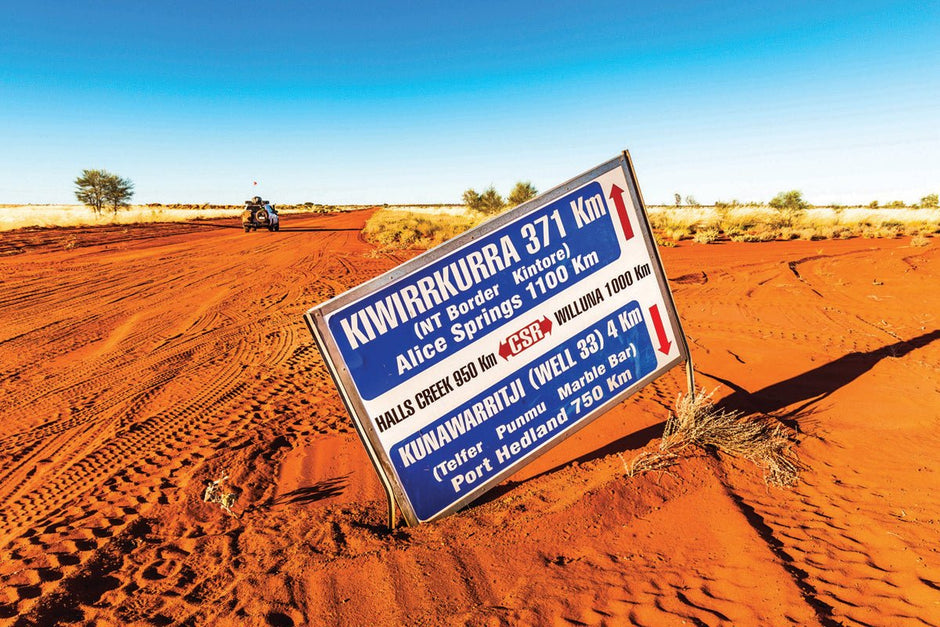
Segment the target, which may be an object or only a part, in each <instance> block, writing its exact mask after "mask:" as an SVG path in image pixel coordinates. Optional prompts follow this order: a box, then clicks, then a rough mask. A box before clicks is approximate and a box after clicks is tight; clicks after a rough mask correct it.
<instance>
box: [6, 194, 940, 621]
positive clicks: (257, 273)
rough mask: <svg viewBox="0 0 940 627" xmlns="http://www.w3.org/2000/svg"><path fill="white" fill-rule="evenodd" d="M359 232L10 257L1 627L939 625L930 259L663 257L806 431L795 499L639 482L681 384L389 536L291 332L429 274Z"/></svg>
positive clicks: (694, 472)
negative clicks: (324, 307) (225, 498)
mask: <svg viewBox="0 0 940 627" xmlns="http://www.w3.org/2000/svg"><path fill="white" fill-rule="evenodd" d="M369 214H370V212H369V211H357V212H351V213H343V214H334V215H320V216H306V217H302V216H290V217H289V218H288V219H285V221H284V224H283V226H282V230H281V232H279V233H267V232H261V233H252V234H245V233H243V232H242V231H241V229H240V226H239V224H238V223H237V221H236V219H234V218H233V219H231V220H217V221H213V222H199V223H181V224H172V225H142V226H132V225H128V226H113V227H95V228H71V229H58V228H49V229H32V230H20V231H13V232H9V233H3V234H0V277H2V278H0V320H3V324H2V326H0V417H2V420H0V504H2V507H0V624H4V625H7V624H8V625H57V624H72V623H74V624H94V625H176V624H181V625H209V624H222V625H242V624H244V625H274V626H282V625H334V624H335V625H441V624H446V625H450V624H468V625H518V624H521V625H631V624H636V625H650V626H660V625H826V626H828V625H940V490H937V486H938V485H940V455H938V454H937V450H938V448H940V290H938V289H937V288H938V286H940V258H938V257H940V255H938V249H940V243H938V241H937V240H936V239H934V240H932V242H931V244H930V245H928V246H918V247H912V246H910V239H909V238H905V239H860V238H856V239H848V240H836V241H791V242H771V243H727V242H726V243H716V244H709V245H702V244H695V243H690V242H687V241H684V242H682V243H680V244H679V245H678V246H677V247H675V248H667V249H663V250H662V255H663V262H664V266H665V268H666V272H667V275H668V276H669V278H670V281H671V285H672V287H673V290H674V294H675V299H676V303H677V307H678V311H679V315H680V317H681V319H682V321H683V324H684V326H685V330H686V333H687V335H688V337H689V342H690V346H691V349H692V355H693V358H694V363H695V370H696V376H697V380H698V383H699V385H701V386H703V387H704V388H706V389H708V390H711V389H713V388H718V390H717V392H716V394H715V398H717V399H720V400H719V404H720V406H721V407H724V408H728V409H738V410H741V411H743V412H745V413H746V414H747V415H748V416H759V415H762V414H770V415H772V416H775V417H776V418H778V419H779V420H781V421H783V422H785V423H786V424H787V425H789V426H791V427H792V428H794V429H795V430H796V431H797V433H798V440H799V444H798V447H797V452H798V454H799V458H800V461H801V463H802V464H803V466H804V469H803V472H802V474H801V477H800V480H799V482H798V483H797V484H796V485H795V486H793V487H788V488H780V487H769V486H767V485H766V484H765V482H764V480H763V476H762V474H763V471H762V469H761V468H759V467H758V466H756V465H754V464H752V463H750V462H747V461H743V460H739V459H734V458H728V457H724V456H719V455H716V454H714V453H713V452H708V451H699V452H696V453H694V454H688V455H686V456H684V457H683V458H682V459H681V460H680V462H679V463H678V464H677V465H676V466H673V467H672V468H669V469H667V470H665V471H654V472H649V473H646V474H641V475H637V476H633V477H629V476H627V473H626V472H625V468H626V465H627V464H628V463H629V462H630V460H631V459H633V458H634V457H635V456H636V455H638V454H639V453H641V452H642V451H652V450H656V448H657V446H658V443H659V439H660V437H661V435H662V431H663V425H664V421H665V420H666V418H667V416H668V414H669V411H670V409H671V408H672V406H673V403H674V401H675V399H676V396H677V394H679V393H680V392H683V391H685V385H686V384H685V373H684V372H683V371H682V369H681V368H680V369H677V370H675V371H673V372H671V373H669V374H668V375H667V376H665V377H663V378H661V379H660V380H658V381H657V382H656V383H655V384H653V385H650V386H648V387H647V388H645V389H644V390H642V391H641V392H640V393H638V394H637V395H635V396H633V397H632V398H630V399H628V400H626V401H625V402H623V403H621V404H620V405H619V406H618V407H617V408H616V409H614V410H613V411H611V412H609V413H607V414H606V415H604V416H602V417H601V418H599V419H598V420H596V421H595V422H594V423H592V424H591V425H590V426H588V427H587V428H585V429H583V430H581V431H579V432H578V433H577V434H576V435H574V436H573V437H571V438H569V439H568V440H566V441H565V442H564V443H563V444H561V445H560V446H558V447H556V448H554V449H552V450H551V451H550V452H549V453H548V454H546V455H544V456H543V457H541V458H539V459H538V460H537V461H536V462H535V463H533V464H532V465H530V466H528V467H526V468H524V469H523V470H521V471H519V472H518V473H517V474H516V475H515V476H514V477H512V478H511V479H510V480H508V481H507V482H505V483H504V484H503V485H501V486H500V487H499V488H497V489H496V490H494V491H493V492H491V493H489V494H488V495H486V496H485V497H484V498H483V499H481V500H480V501H478V502H477V503H475V504H473V505H472V506H470V507H468V508H467V509H465V510H464V511H462V512H460V513H458V514H456V515H453V516H450V517H448V518H445V519H443V520H440V521H438V522H434V523H431V524H426V525H422V526H419V527H410V528H409V527H404V528H402V527H399V528H397V529H395V530H393V531H392V530H389V529H388V525H387V513H386V503H385V497H384V492H383V491H382V489H381V486H380V483H379V481H378V479H377V477H376V475H375V472H374V471H373V469H372V467H371V465H370V463H369V461H368V458H367V456H366V453H365V451H364V449H363V447H362V446H361V445H360V443H359V441H358V438H357V436H356V433H355V431H354V429H353V427H352V425H351V423H350V421H349V418H348V417H347V415H346V413H345V410H344V409H343V407H342V404H341V402H340V400H339V397H338V395H337V393H336V390H335V387H334V385H333V383H332V380H331V379H330V377H329V375H328V373H327V371H326V369H325V368H324V365H323V362H322V361H321V358H320V355H319V353H318V351H317V349H316V347H315V346H314V343H313V340H312V338H311V336H310V334H309V332H308V331H307V329H306V327H305V325H304V322H303V320H302V314H303V313H304V312H305V311H306V310H307V309H308V308H310V307H311V306H313V305H315V304H318V303H320V302H322V301H324V300H326V299H328V298H329V297H331V296H333V295H335V294H338V293H340V292H342V291H344V290H346V289H348V288H350V287H353V286H355V285H357V284H359V283H362V282H363V281H365V280H367V279H369V278H371V277H373V276H376V275H378V274H380V273H382V272H383V271H385V270H387V269H389V268H391V267H392V266H394V265H396V264H398V263H400V262H401V261H403V260H404V259H405V258H407V256H409V255H410V254H413V253H404V254H376V253H375V252H374V250H373V249H372V247H371V246H370V245H368V244H366V243H365V242H364V241H363V240H362V239H361V237H360V229H361V228H362V226H363V224H364V222H365V220H366V219H367V217H368V216H369ZM225 475H228V477H229V478H228V479H227V480H226V483H225V484H224V485H225V486H227V488H229V489H234V490H237V491H238V492H240V494H239V496H238V498H237V500H236V502H235V504H234V506H233V507H232V510H233V512H234V514H236V515H237V518H236V517H235V516H233V515H230V514H228V513H226V512H225V511H223V510H222V509H221V508H220V507H219V506H218V505H215V504H211V503H206V502H204V501H203V498H202V497H203V491H204V489H205V486H206V482H207V481H210V480H215V479H219V478H220V477H223V476H225Z"/></svg>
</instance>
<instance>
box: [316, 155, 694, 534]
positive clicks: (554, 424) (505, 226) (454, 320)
mask: <svg viewBox="0 0 940 627" xmlns="http://www.w3.org/2000/svg"><path fill="white" fill-rule="evenodd" d="M305 320H306V322H307V325H308V327H309V328H310V331H311V333H312V334H313V336H314V337H315V339H316V341H317V346H318V348H319V349H320V352H321V353H322V355H323V358H324V361H325V363H326V365H327V368H328V369H329V371H330V373H331V375H332V376H333V378H334V380H335V381H336V383H337V387H338V389H339V391H340V395H341V397H342V399H343V403H344V404H345V406H346V409H347V410H348V411H349V414H350V416H351V417H352V419H353V423H354V424H355V426H356V432H357V433H358V435H359V437H360V439H361V440H362V442H363V445H364V446H365V448H366V451H367V452H368V454H369V459H370V461H371V462H372V464H373V466H375V469H376V472H377V473H378V475H379V478H380V480H381V482H382V486H383V489H384V490H385V493H386V496H387V498H388V513H389V527H390V528H392V529H394V528H395V525H396V522H397V520H396V518H397V516H396V506H397V507H400V508H401V510H402V515H403V517H404V519H405V521H406V522H407V523H408V524H412V525H413V524H417V523H420V522H425V521H430V520H434V519H436V518H439V517H441V516H445V515H447V514H449V513H452V512H455V511H457V510H458V509H460V508H461V507H463V506H465V505H467V504H468V503H470V502H471V501H473V500H474V499H476V498H478V497H479V496H481V495H482V494H483V493H485V492H486V491H487V490H489V489H490V488H492V487H494V486H495V485H497V484H498V483H499V482H500V481H502V480H503V479H504V478H506V477H508V476H509V475H511V474H512V473H514V472H515V471H516V470H518V469H519V468H521V467H522V466H523V465H525V464H527V463H528V462H530V461H531V460H532V459H534V458H535V457H537V456H538V455H541V454H542V453H544V452H545V451H547V450H549V449H550V448H552V447H553V446H555V445H557V444H558V443H559V442H561V441H562V440H564V439H565V438H567V437H569V436H570V435H571V434H573V433H574V432H576V431H577V430H579V429H581V428H583V427H584V426H585V425H587V424H589V423H590V422H591V421H593V420H595V419H596V418H598V417H599V416H600V415H601V414H603V413H604V412H606V411H607V410H609V409H611V408H612V407H614V406H615V405H616V404H618V403H620V402H621V401H622V400H624V399H625V398H627V397H629V396H630V395H632V394H634V393H635V392H637V391H639V390H640V389H642V388H643V387H645V386H646V385H648V384H649V383H652V382H653V381H654V380H656V379H657V378H658V377H660V376H662V375H663V374H665V373H666V372H667V371H669V370H671V369H672V368H673V367H675V366H677V365H679V364H680V363H682V362H685V365H686V376H687V378H688V385H689V394H690V396H691V395H693V394H694V390H695V388H694V385H695V382H694V369H693V366H692V360H691V356H690V353H689V347H688V342H687V340H686V337H685V333H684V332H683V330H682V325H681V323H680V322H679V318H678V315H677V313H676V307H675V302H674V301H673V297H672V292H671V290H670V289H669V285H668V281H667V279H666V275H665V272H664V270H663V266H662V260H661V259H660V256H659V251H658V250H657V248H656V243H655V241H654V239H653V234H652V229H651V228H650V225H649V220H648V218H647V215H646V210H645V207H644V205H643V200H642V196H641V195H640V191H639V186H638V184H637V182H636V175H635V173H634V169H633V163H632V161H631V159H630V155H629V153H628V152H623V153H622V154H621V155H619V156H618V157H616V158H614V159H612V160H610V161H608V162H606V163H603V164H601V165H599V166H597V167H595V168H593V169H592V170H589V171H588V172H585V173H584V174H582V175H580V176H578V177H576V178H574V179H572V180H570V181H568V182H567V183H565V184H563V185H560V186H558V187H556V188H554V189H552V190H550V191H548V192H546V193H545V194H543V195H541V196H539V197H537V198H535V199H533V200H531V201H529V202H526V203H524V204H522V205H520V206H519V207H516V208H515V209H513V210H511V211H508V212H506V213H504V214H502V215H499V216H497V217H495V218H493V219H492V220H490V221H488V222H486V223H484V224H482V225H481V226H479V227H477V228H475V229H473V230H471V231H468V232H466V233H464V234H462V235H460V236H458V237H456V238H454V239H452V240H450V241H448V242H445V243H444V244H442V245H441V246H439V247H437V248H435V249H433V250H430V251H428V252H426V253H424V254H422V255H420V256H418V257H416V258H414V259H412V260H410V261H408V262H406V263H404V264H402V265H401V266H399V267H397V268H394V269H392V270H390V271H389V272H387V273H386V274H384V275H382V276H380V277H377V278H375V279H373V280H371V281H369V282H368V283H365V284H363V285H361V286H359V287H357V288H354V289H352V290H350V291H348V292H346V293H344V294H340V295H339V296H337V297H335V298H333V299H331V300H330V301H327V302H326V303H323V304H321V305H319V306H317V307H314V308H312V309H311V310H309V311H308V312H307V314H306V316H305Z"/></svg>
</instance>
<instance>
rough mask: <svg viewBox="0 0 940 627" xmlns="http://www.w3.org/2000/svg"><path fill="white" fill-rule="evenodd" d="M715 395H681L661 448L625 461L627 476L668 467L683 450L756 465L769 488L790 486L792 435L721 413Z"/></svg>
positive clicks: (777, 426)
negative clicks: (702, 451)
mask: <svg viewBox="0 0 940 627" xmlns="http://www.w3.org/2000/svg"><path fill="white" fill-rule="evenodd" d="M714 394H715V391H714V390H713V391H712V392H710V393H707V394H706V393H705V392H704V390H703V391H702V392H700V393H699V394H696V395H694V396H683V395H681V394H680V395H679V398H678V399H677V400H676V410H675V412H672V413H670V415H669V419H668V420H667V421H666V429H665V431H664V433H663V438H662V440H661V442H660V446H659V448H660V450H659V451H644V452H643V453H641V454H640V455H638V456H637V457H635V458H634V459H633V460H632V461H631V462H630V463H629V464H627V463H624V468H625V470H626V473H627V476H630V477H633V476H635V475H636V474H639V473H642V472H648V471H650V470H662V469H664V468H667V467H669V466H671V465H673V464H674V463H675V462H676V459H677V457H678V454H679V453H681V452H682V451H683V450H685V449H687V448H688V447H699V448H702V449H705V450H713V451H718V452H720V453H724V454H725V455H731V456H733V457H741V458H744V459H747V460H749V461H751V462H754V463H755V464H757V465H758V466H761V467H763V468H764V481H765V482H766V483H767V484H768V485H776V486H790V485H794V484H795V483H796V482H797V480H798V479H799V473H800V469H801V468H802V466H801V464H800V463H799V461H798V460H797V459H796V457H795V455H794V453H793V445H794V444H795V440H794V434H793V432H792V431H791V430H790V429H788V428H787V427H785V426H784V425H783V424H781V423H779V422H777V421H776V420H774V419H772V418H769V417H758V418H745V417H744V416H743V415H742V414H741V412H737V411H728V410H725V409H719V408H717V407H715V404H714V402H713V401H712V396H713V395H714Z"/></svg>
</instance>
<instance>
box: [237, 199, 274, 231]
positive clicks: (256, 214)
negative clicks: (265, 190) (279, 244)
mask: <svg viewBox="0 0 940 627" xmlns="http://www.w3.org/2000/svg"><path fill="white" fill-rule="evenodd" d="M242 226H243V227H244V229H245V233H248V232H249V231H252V230H257V229H260V228H265V229H267V230H269V231H280V230H281V220H280V218H279V217H278V215H277V209H275V208H274V205H272V204H270V203H269V202H268V201H267V200H261V196H255V197H254V198H252V199H251V200H246V201H245V210H244V211H243V212H242Z"/></svg>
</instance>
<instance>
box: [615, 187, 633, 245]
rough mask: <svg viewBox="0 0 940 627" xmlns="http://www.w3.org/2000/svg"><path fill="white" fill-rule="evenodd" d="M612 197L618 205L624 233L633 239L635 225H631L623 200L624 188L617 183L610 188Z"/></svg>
mask: <svg viewBox="0 0 940 627" xmlns="http://www.w3.org/2000/svg"><path fill="white" fill-rule="evenodd" d="M610 199H611V200H613V201H614V205H616V207H617V215H618V216H619V217H620V224H622V225H623V234H624V235H626V236H627V239H628V240H630V239H633V226H631V225H630V218H628V217H627V206H626V205H625V204H624V202H623V190H622V189H620V188H619V187H617V184H616V183H615V184H614V186H613V187H612V188H610Z"/></svg>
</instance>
